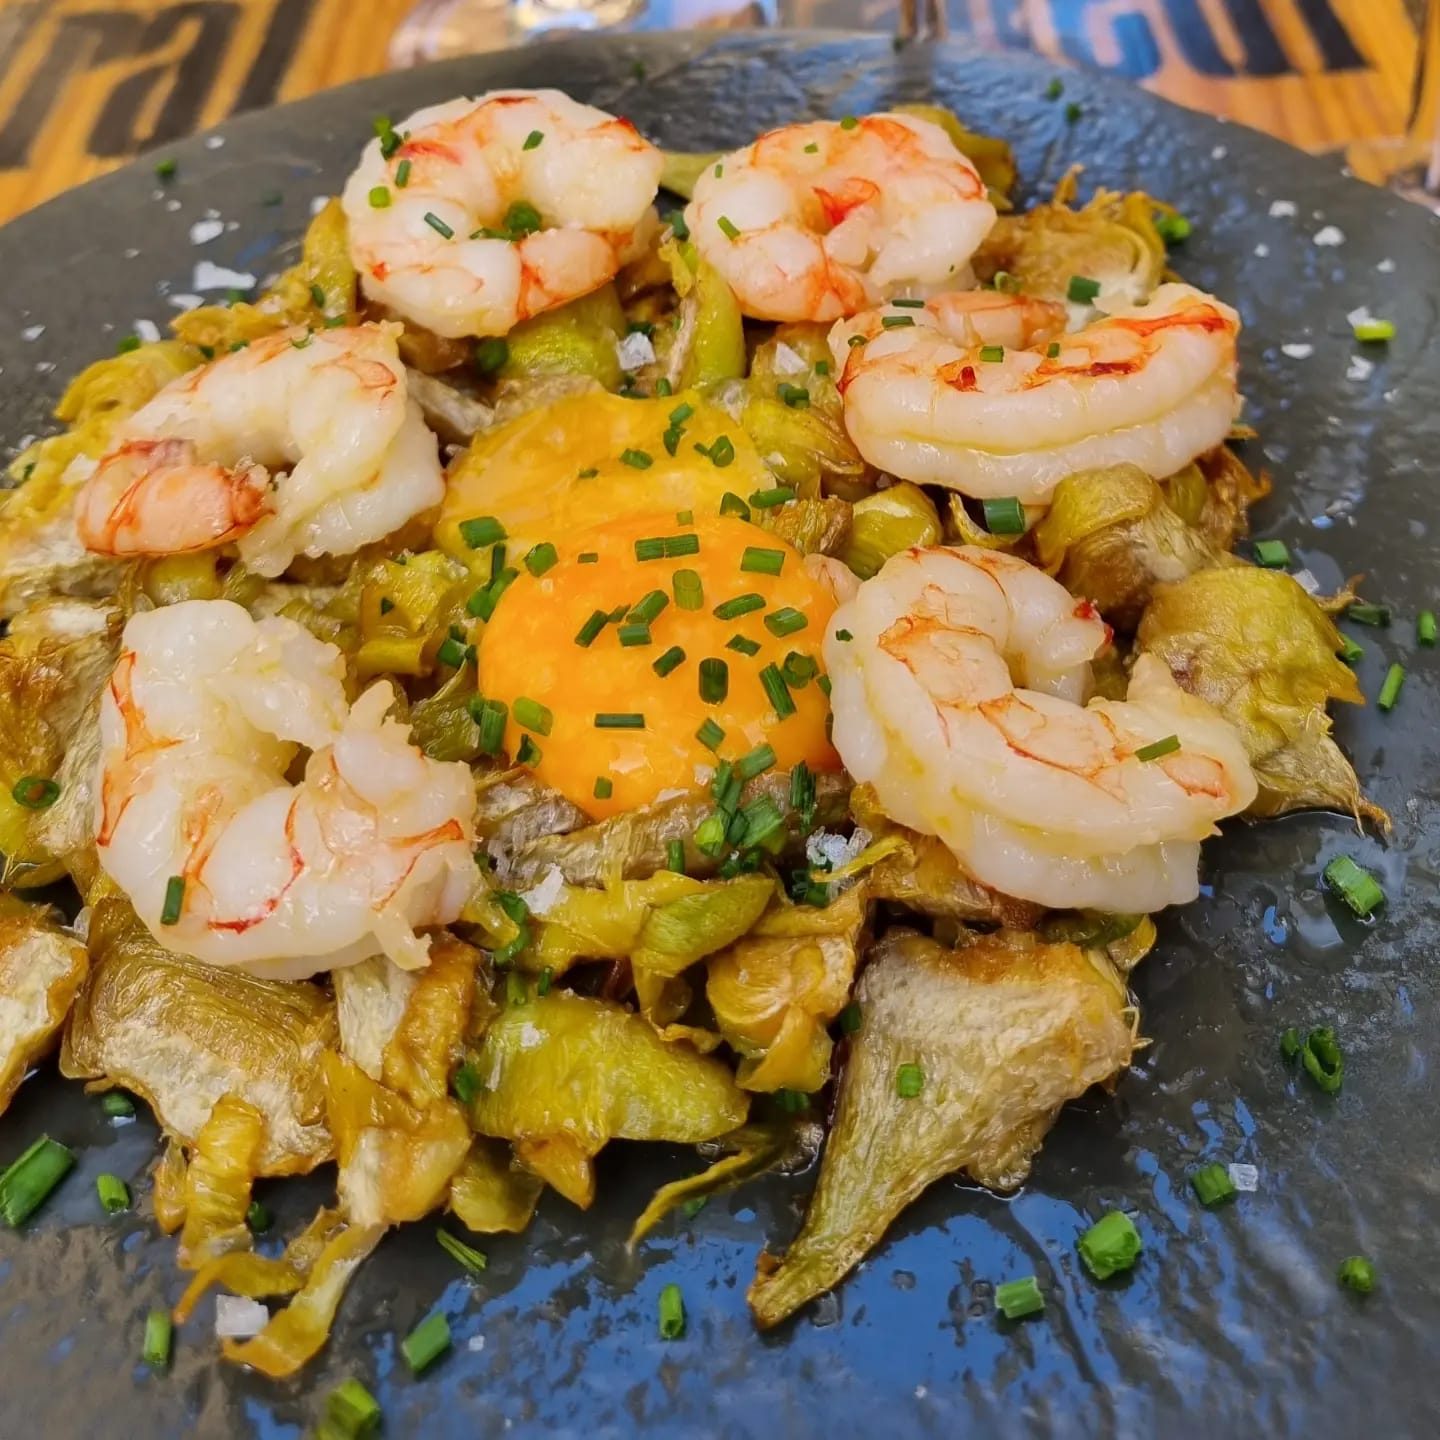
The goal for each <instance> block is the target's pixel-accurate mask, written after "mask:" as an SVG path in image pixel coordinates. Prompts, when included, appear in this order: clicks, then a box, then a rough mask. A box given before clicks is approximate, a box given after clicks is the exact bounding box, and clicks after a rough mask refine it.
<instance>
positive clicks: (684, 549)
mask: <svg viewBox="0 0 1440 1440" xmlns="http://www.w3.org/2000/svg"><path fill="white" fill-rule="evenodd" d="M716 443H717V444H718V443H719V442H718V441H717V442H716ZM699 553H700V537H699V536H698V535H667V536H666V537H665V558H666V559H667V560H679V559H681V558H683V557H684V556H686V555H698V554H699Z"/></svg>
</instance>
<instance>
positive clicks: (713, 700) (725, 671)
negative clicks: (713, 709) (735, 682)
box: [700, 658, 730, 705]
mask: <svg viewBox="0 0 1440 1440" xmlns="http://www.w3.org/2000/svg"><path fill="white" fill-rule="evenodd" d="M729 693H730V667H729V666H728V665H727V664H726V663H725V662H724V661H723V660H716V659H713V658H712V659H707V660H702V661H701V662H700V698H701V699H702V700H703V701H704V702H705V703H706V704H707V705H718V704H719V703H720V702H721V701H722V700H723V699H724V698H725V697H726V695H728V694H729Z"/></svg>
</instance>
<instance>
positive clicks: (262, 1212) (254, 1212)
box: [245, 1200, 275, 1235]
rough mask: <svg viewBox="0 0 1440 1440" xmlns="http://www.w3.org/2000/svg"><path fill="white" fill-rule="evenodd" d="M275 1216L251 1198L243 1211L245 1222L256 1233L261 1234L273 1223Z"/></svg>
mask: <svg viewBox="0 0 1440 1440" xmlns="http://www.w3.org/2000/svg"><path fill="white" fill-rule="evenodd" d="M274 1223H275V1217H274V1216H273V1215H271V1213H270V1212H269V1211H268V1210H267V1209H266V1208H265V1207H264V1206H263V1205H262V1204H261V1203H260V1202H259V1201H258V1200H252V1201H251V1202H250V1205H249V1208H248V1209H247V1210H246V1211H245V1224H246V1226H247V1227H248V1228H249V1229H250V1230H251V1231H252V1232H253V1233H254V1234H256V1235H263V1234H264V1233H265V1232H266V1231H267V1230H268V1229H269V1228H270V1227H271V1226H272V1225H273V1224H274Z"/></svg>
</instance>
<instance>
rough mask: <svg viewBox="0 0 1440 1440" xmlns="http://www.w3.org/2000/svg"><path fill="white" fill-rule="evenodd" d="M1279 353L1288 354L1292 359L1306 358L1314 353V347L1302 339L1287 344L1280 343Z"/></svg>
mask: <svg viewBox="0 0 1440 1440" xmlns="http://www.w3.org/2000/svg"><path fill="white" fill-rule="evenodd" d="M1280 353H1281V354H1282V355H1288V356H1289V357H1290V358H1291V359H1292V360H1308V359H1309V358H1310V357H1311V356H1312V355H1313V354H1314V353H1315V347H1314V346H1313V345H1306V344H1305V343H1304V342H1303V341H1296V342H1294V343H1292V344H1289V345H1282V346H1281V347H1280Z"/></svg>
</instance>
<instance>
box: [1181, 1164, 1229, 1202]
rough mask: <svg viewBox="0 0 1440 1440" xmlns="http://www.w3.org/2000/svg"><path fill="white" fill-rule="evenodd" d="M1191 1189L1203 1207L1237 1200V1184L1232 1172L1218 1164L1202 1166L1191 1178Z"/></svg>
mask: <svg viewBox="0 0 1440 1440" xmlns="http://www.w3.org/2000/svg"><path fill="white" fill-rule="evenodd" d="M1190 1188H1191V1189H1192V1190H1193V1191H1194V1192H1195V1198H1196V1199H1197V1200H1198V1201H1199V1202H1200V1203H1201V1204H1202V1205H1206V1206H1209V1205H1219V1204H1221V1203H1222V1202H1224V1201H1226V1200H1233V1199H1234V1198H1235V1183H1234V1181H1232V1180H1231V1179H1230V1172H1229V1171H1228V1170H1227V1169H1226V1168H1225V1167H1224V1166H1223V1165H1218V1164H1211V1165H1202V1166H1201V1167H1200V1168H1199V1169H1198V1170H1196V1171H1194V1172H1193V1173H1192V1174H1191V1176H1190Z"/></svg>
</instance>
